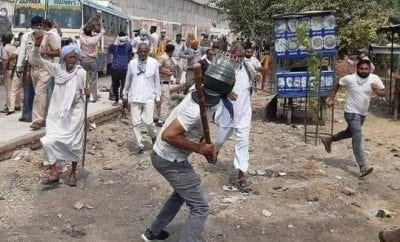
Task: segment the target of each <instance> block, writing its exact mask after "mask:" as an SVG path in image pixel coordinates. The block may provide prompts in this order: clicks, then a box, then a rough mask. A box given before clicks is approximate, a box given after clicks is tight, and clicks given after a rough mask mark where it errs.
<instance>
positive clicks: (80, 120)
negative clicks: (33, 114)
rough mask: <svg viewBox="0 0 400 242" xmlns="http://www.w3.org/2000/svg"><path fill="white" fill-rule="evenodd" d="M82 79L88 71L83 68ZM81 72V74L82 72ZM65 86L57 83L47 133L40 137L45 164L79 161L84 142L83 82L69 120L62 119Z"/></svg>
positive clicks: (78, 89) (50, 108)
mask: <svg viewBox="0 0 400 242" xmlns="http://www.w3.org/2000/svg"><path fill="white" fill-rule="evenodd" d="M81 73H82V75H83V77H82V80H84V79H83V78H86V72H85V71H83V70H82V72H81ZM81 73H79V74H81ZM62 88H63V87H60V86H58V85H55V87H54V91H53V95H52V96H51V101H50V105H49V111H48V114H47V119H46V135H45V136H44V137H43V138H41V139H40V141H41V142H42V145H43V150H44V154H45V155H44V162H43V164H44V165H53V164H55V163H56V161H79V160H80V158H79V157H80V153H81V149H82V144H83V131H84V127H85V126H84V123H85V121H84V118H85V116H84V115H85V101H84V96H83V82H79V84H78V85H77V87H76V88H77V90H76V94H75V100H74V102H73V104H72V107H71V110H70V115H69V119H68V121H64V122H63V121H61V119H60V118H59V110H60V106H61V103H62V101H63V96H64V94H63V93H64V92H63V90H62Z"/></svg>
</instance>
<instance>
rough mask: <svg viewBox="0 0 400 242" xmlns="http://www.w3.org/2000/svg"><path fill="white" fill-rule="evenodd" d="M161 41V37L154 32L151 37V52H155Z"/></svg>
mask: <svg viewBox="0 0 400 242" xmlns="http://www.w3.org/2000/svg"><path fill="white" fill-rule="evenodd" d="M159 39H160V36H159V35H158V34H157V33H156V32H154V33H152V34H151V35H150V45H151V48H150V50H151V51H152V50H154V48H155V47H156V45H157V43H158V40H159Z"/></svg>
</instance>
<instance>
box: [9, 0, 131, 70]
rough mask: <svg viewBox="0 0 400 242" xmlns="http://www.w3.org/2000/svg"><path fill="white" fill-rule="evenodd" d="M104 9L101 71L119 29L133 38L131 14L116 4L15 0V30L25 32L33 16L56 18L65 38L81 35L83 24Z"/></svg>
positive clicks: (58, 0) (100, 49) (100, 54)
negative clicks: (124, 11)
mask: <svg viewBox="0 0 400 242" xmlns="http://www.w3.org/2000/svg"><path fill="white" fill-rule="evenodd" d="M98 13H101V15H102V18H103V25H104V30H105V31H106V33H105V34H104V37H103V38H102V40H101V43H100V44H99V48H98V51H99V54H98V57H97V66H98V70H99V72H103V73H105V72H106V68H107V64H108V62H109V60H107V50H108V46H109V45H110V44H112V43H113V42H114V41H115V38H116V37H117V36H118V33H119V32H120V31H124V32H126V33H127V34H128V35H129V37H130V38H132V23H131V20H132V18H131V17H130V16H128V15H126V14H125V13H123V11H122V9H120V8H118V7H117V6H113V5H111V4H109V3H107V2H105V1H98V2H96V1H90V0H15V7H14V21H13V33H14V35H17V34H18V33H19V32H25V31H26V30H27V29H29V28H30V21H31V19H32V17H34V16H37V15H38V16H42V17H44V18H45V19H49V20H51V21H55V22H57V23H58V25H59V26H60V28H61V30H62V32H63V39H68V38H72V39H75V37H77V36H79V30H80V28H81V27H82V25H83V24H85V23H87V22H88V21H89V20H90V19H91V18H93V17H96V16H97V14H98Z"/></svg>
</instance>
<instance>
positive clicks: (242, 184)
mask: <svg viewBox="0 0 400 242" xmlns="http://www.w3.org/2000/svg"><path fill="white" fill-rule="evenodd" d="M230 183H231V184H232V185H234V186H236V187H237V189H238V190H239V191H240V192H243V193H249V192H251V191H253V189H252V188H250V186H249V184H247V181H246V180H245V179H237V178H232V179H231V181H230Z"/></svg>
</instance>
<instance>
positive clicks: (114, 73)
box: [111, 68, 126, 102]
mask: <svg viewBox="0 0 400 242" xmlns="http://www.w3.org/2000/svg"><path fill="white" fill-rule="evenodd" d="M125 78H126V70H123V71H121V70H115V69H114V68H111V81H112V90H113V93H114V100H115V101H116V102H118V101H119V99H120V98H122V90H124V86H125ZM118 89H119V90H118Z"/></svg>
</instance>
